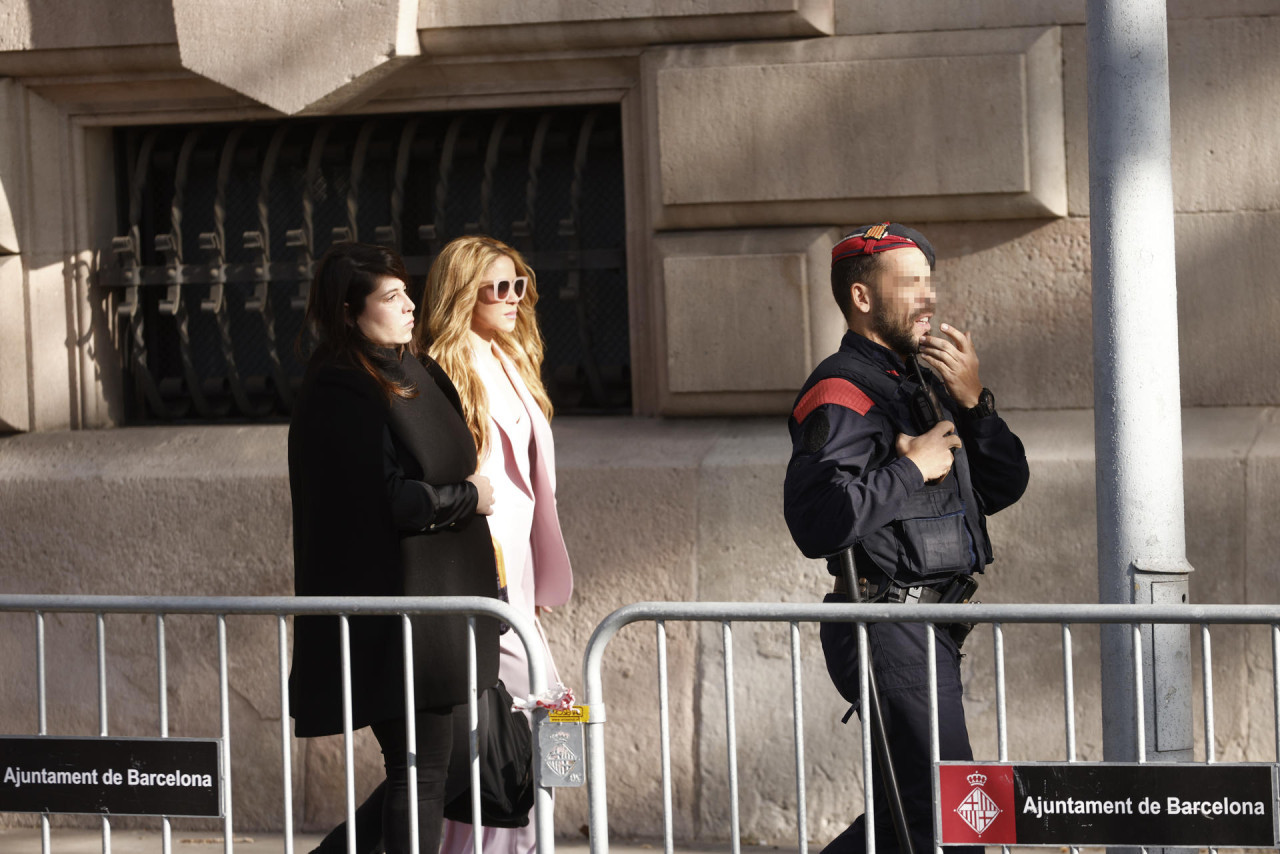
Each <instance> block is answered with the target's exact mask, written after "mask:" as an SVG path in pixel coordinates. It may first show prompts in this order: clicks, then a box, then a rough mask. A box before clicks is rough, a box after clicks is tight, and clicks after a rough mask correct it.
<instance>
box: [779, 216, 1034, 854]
mask: <svg viewBox="0 0 1280 854" xmlns="http://www.w3.org/2000/svg"><path fill="white" fill-rule="evenodd" d="M898 228H900V227H895V229H898ZM902 231H908V232H909V230H907V229H902ZM909 233H911V234H912V235H913V236H914V237H915V238H916V240H917V241H918V242H919V243H921V244H923V245H922V246H921V247H920V248H922V250H923V251H925V254H926V256H927V257H928V258H929V261H930V265H931V266H932V261H933V258H932V250H931V249H930V248H929V247H928V244H927V242H925V241H924V240H923V237H922V236H920V235H918V234H916V233H915V232H909ZM847 239H848V238H846V240H847ZM855 242H856V241H855ZM844 244H845V241H841V244H837V249H839V248H840V247H841V246H842V245H844ZM898 245H900V246H907V245H911V246H914V245H916V243H915V242H912V241H910V240H908V241H907V242H906V243H900V244H898ZM890 248H896V247H890ZM873 251H874V250H873ZM879 251H884V250H883V249H881V250H879ZM917 377H919V378H920V379H923V380H924V383H925V384H927V385H928V386H929V389H930V391H932V397H933V398H934V401H935V403H936V404H938V405H940V408H941V410H942V415H943V418H944V419H945V420H949V421H952V422H953V423H955V425H956V429H957V432H958V434H959V436H960V439H961V442H962V443H963V447H962V448H960V449H958V450H957V451H956V454H955V463H954V465H953V466H952V469H951V472H950V473H949V474H948V475H947V476H946V477H945V478H943V479H942V480H941V481H940V482H937V483H930V484H926V483H925V482H924V479H923V477H922V476H921V473H920V470H919V469H918V468H917V467H916V465H915V463H913V462H912V461H911V460H909V459H907V458H906V457H899V456H898V454H897V450H896V442H897V437H898V435H899V434H900V433H907V434H909V435H919V434H920V433H922V432H924V431H925V429H927V427H925V426H924V425H922V424H920V423H919V419H918V416H913V412H916V411H918V405H919V404H918V401H919V399H920V396H921V395H922V394H926V392H925V391H924V390H923V389H922V385H921V383H920V382H918V381H917ZM788 426H789V429H790V433H791V440H792V454H791V461H790V464H789V465H788V468H787V475H786V482H785V485H784V491H783V504H784V514H785V516H786V521H787V526H788V527H789V528H790V531H791V535H792V538H793V539H794V540H795V542H796V545H798V546H799V547H800V550H801V551H802V552H804V554H805V555H806V556H808V557H812V558H819V557H825V558H827V559H828V570H829V571H830V572H831V574H832V575H835V576H836V577H837V583H836V592H833V593H830V594H828V595H827V596H826V599H825V601H828V602H833V601H834V602H846V601H849V597H848V596H847V593H846V592H845V588H844V584H843V578H842V575H843V573H842V571H841V565H840V560H839V556H840V553H841V552H843V551H844V550H846V549H849V548H852V549H853V556H854V567H855V570H856V575H857V578H858V583H859V586H860V587H862V586H863V585H865V588H864V590H863V598H865V599H869V600H871V601H882V602H902V603H904V605H903V606H904V607H909V604H910V603H912V602H915V601H923V602H936V601H947V600H948V598H949V593H950V592H951V591H954V590H955V589H957V587H958V586H959V585H957V580H965V579H968V578H969V576H971V575H972V574H973V573H978V572H982V570H983V568H984V567H985V566H986V565H987V564H988V563H990V562H991V557H992V555H991V544H990V540H989V539H988V537H987V531H986V519H985V517H986V516H987V515H989V514H991V513H995V512H997V511H998V510H1001V509H1003V508H1005V507H1007V506H1009V505H1010V504H1012V503H1013V502H1015V501H1017V500H1018V498H1019V497H1021V495H1022V493H1023V490H1024V489H1025V488H1026V484H1027V478H1028V470H1027V462H1026V456H1025V454H1024V452H1023V447H1022V443H1021V441H1020V440H1019V439H1018V437H1017V436H1015V435H1014V434H1013V433H1012V432H1011V431H1010V430H1009V428H1008V426H1007V425H1006V424H1005V422H1004V421H1003V420H1002V419H1001V418H1000V417H999V415H997V414H995V412H994V405H993V401H992V398H991V396H990V393H989V392H987V391H986V390H984V394H983V401H982V403H980V405H979V406H978V407H975V409H974V411H963V410H962V409H961V407H960V406H959V405H958V404H956V403H955V401H954V400H952V399H951V398H950V396H949V395H948V394H947V392H946V389H945V387H944V386H943V384H942V383H941V382H940V381H939V380H938V379H937V378H935V377H933V376H932V375H931V374H930V373H929V372H928V371H927V369H921V371H920V373H916V372H915V371H912V370H909V369H908V366H907V365H906V364H905V363H904V362H903V360H902V359H901V358H900V357H899V355H898V354H897V353H895V352H894V351H892V350H890V349H888V348H886V347H883V346H881V345H879V344H877V343H875V342H873V341H871V340H870V339H868V338H865V337H863V336H862V335H859V334H857V333H855V332H852V331H850V332H848V333H846V334H845V336H844V338H843V340H842V341H841V344H840V349H839V350H838V351H837V352H836V353H835V354H833V355H832V356H830V357H829V358H827V359H826V360H824V361H823V362H822V364H820V365H819V366H818V367H817V369H815V370H814V372H813V374H812V375H811V376H810V377H809V379H808V380H807V381H806V383H805V385H804V387H803V388H802V389H801V391H800V394H799V395H798V396H797V398H796V403H795V407H794V409H793V411H792V416H791V418H790V420H789V422H788ZM947 628H948V627H942V626H940V627H938V628H937V629H935V638H936V641H937V643H936V650H937V668H938V677H937V679H938V725H939V736H940V739H941V758H942V759H944V760H960V761H963V760H970V759H972V757H973V754H972V750H971V749H970V746H969V736H968V731H967V730H966V728H965V722H964V708H963V706H962V704H961V684H960V671H959V660H960V654H959V648H958V646H957V643H956V641H955V640H954V639H953V637H952V634H951V632H950V631H948V630H947ZM926 631H928V627H927V626H926V625H925V624H922V623H872V624H869V625H868V635H869V642H870V652H871V656H872V661H873V666H874V671H875V676H876V680H877V685H878V689H879V694H880V702H881V707H882V719H883V721H884V728H885V732H886V736H887V738H888V741H889V747H890V752H891V754H892V756H893V763H894V768H895V770H896V772H897V778H898V784H899V790H900V792H901V795H902V800H903V805H904V809H905V812H906V814H907V819H908V825H909V827H910V832H911V837H912V844H913V847H914V849H915V851H916V852H917V854H923V852H928V851H931V850H933V789H932V781H931V776H930V768H929V709H928V701H929V700H928V676H927V664H926V651H925V632H926ZM821 637H822V648H823V654H824V656H825V658H826V662H827V671H828V673H829V674H830V675H831V679H832V681H833V682H834V683H835V686H836V688H837V689H838V690H839V691H840V693H841V695H842V696H844V697H845V698H846V699H847V700H848V701H849V702H850V703H852V704H853V706H854V708H853V709H851V710H850V712H851V713H852V712H853V711H854V710H857V709H858V701H859V697H858V688H859V686H858V643H857V635H856V631H855V628H854V626H853V625H851V624H848V623H823V624H822V629H821ZM846 719H847V718H846ZM881 777H882V775H880V774H876V775H875V776H874V780H875V785H874V787H873V789H874V799H875V807H876V840H877V848H878V849H879V851H881V852H886V851H896V850H897V849H898V846H897V841H896V837H895V834H894V830H893V824H892V821H891V818H890V814H889V811H888V801H887V798H886V796H885V792H884V790H883V788H882V786H881ZM864 818H865V817H863V816H859V818H858V820H857V821H856V822H855V823H854V824H853V825H852V826H851V827H850V828H849V829H847V830H846V831H845V832H844V833H842V834H841V835H840V836H839V837H837V838H836V839H835V840H834V841H833V842H832V843H831V844H830V845H829V846H828V847H827V848H826V850H825V854H846V852H863V851H864V848H865V835H864V834H865V829H864V827H863V821H864ZM973 850H974V851H976V852H981V850H982V849H981V848H980V847H979V848H974V849H973Z"/></svg>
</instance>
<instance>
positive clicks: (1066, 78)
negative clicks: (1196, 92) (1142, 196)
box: [1062, 27, 1176, 216]
mask: <svg viewBox="0 0 1280 854" xmlns="http://www.w3.org/2000/svg"><path fill="white" fill-rule="evenodd" d="M1175 110H1176V105H1175ZM1062 113H1063V116H1064V117H1065V120H1066V141H1067V210H1068V212H1069V213H1070V215H1071V216H1088V215H1089V58H1088V50H1087V47H1086V41H1085V31H1084V27H1063V28H1062Z"/></svg>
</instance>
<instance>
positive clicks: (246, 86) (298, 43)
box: [173, 0, 419, 114]
mask: <svg viewBox="0 0 1280 854" xmlns="http://www.w3.org/2000/svg"><path fill="white" fill-rule="evenodd" d="M417 18H418V3H417V2H416V0H370V2H366V3H361V4H349V3H345V2H343V1H342V0H323V2H318V3H311V4H308V5H307V6H305V7H301V6H299V5H297V4H296V3H292V2H289V0H231V2H224V3H216V4H210V3H206V2H203V0H173V19H174V24H175V27H176V30H177V36H178V47H179V50H180V52H181V56H182V65H183V67H184V68H187V69H190V70H191V71H194V72H195V73H197V74H200V75H202V76H204V77H207V78H209V79H210V80H213V81H215V82H217V83H220V84H222V85H223V86H226V87H228V88H230V89H234V90H235V91H237V92H240V93H242V94H244V95H248V96H249V97H250V98H253V99H254V100H255V101H259V102H260V103H263V104H266V105H267V106H268V107H271V108H272V109H275V110H279V111H280V112H282V113H286V114H294V113H299V112H302V111H303V110H306V109H311V110H313V111H317V112H325V111H328V110H330V109H333V108H334V107H336V106H338V105H339V104H342V103H344V102H345V101H347V100H350V99H351V98H354V97H355V96H356V95H358V94H360V93H361V92H363V91H364V90H365V89H366V88H368V87H369V86H371V85H372V84H373V83H375V82H377V81H379V80H381V79H382V78H383V77H384V76H386V75H387V74H388V73H390V72H391V71H393V70H395V69H396V68H398V67H399V66H400V65H402V64H403V63H404V62H405V61H406V60H408V59H411V58H413V57H416V56H417V55H418V53H419V48H418V38H417V30H416V26H417Z"/></svg>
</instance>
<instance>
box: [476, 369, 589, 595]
mask: <svg viewBox="0 0 1280 854" xmlns="http://www.w3.org/2000/svg"><path fill="white" fill-rule="evenodd" d="M494 350H495V352H497V353H498V358H499V359H501V360H502V367H503V368H504V369H505V370H506V372H507V376H508V377H510V378H511V384H512V386H514V387H515V390H516V393H517V394H518V395H519V396H520V401H521V402H522V403H523V404H524V408H525V409H526V410H528V412H529V421H530V425H531V427H532V429H533V460H532V463H533V466H532V477H533V483H532V487H533V499H534V507H533V529H532V533H531V535H530V549H531V550H532V556H533V572H534V586H535V599H536V601H535V603H534V604H536V605H541V606H542V607H544V608H554V607H558V606H560V605H563V604H565V603H566V602H568V601H569V596H570V595H571V594H572V593H573V569H572V567H571V566H570V565H569V552H568V550H567V549H566V548H565V545H564V535H563V534H562V533H561V531H560V516H559V514H558V513H557V511H556V449H555V440H554V439H553V438H552V435H551V425H550V424H549V423H547V419H546V416H544V415H543V414H542V409H541V408H540V407H539V406H538V402H537V401H536V400H534V399H533V395H531V394H530V393H529V389H528V388H527V387H526V386H525V384H524V380H522V379H521V378H520V372H519V371H517V370H516V367H515V365H513V364H512V363H511V361H510V360H509V359H508V358H507V356H506V354H504V353H502V352H501V351H499V350H498V348H496V347H495V348H494ZM493 423H495V424H497V425H498V429H499V430H502V431H503V433H504V434H506V442H503V440H502V437H499V436H493V437H491V439H490V442H489V446H490V450H489V453H490V454H499V455H500V454H503V453H505V448H504V445H506V446H508V447H509V446H511V444H512V443H511V436H510V433H509V432H508V430H507V429H506V428H505V427H504V426H503V424H502V422H501V420H499V419H498V418H497V417H495V418H493ZM503 463H504V465H505V466H506V469H507V471H508V472H510V471H512V469H513V466H511V465H507V464H506V461H505V460H503ZM495 519H496V517H490V523H491V524H492V523H493V522H494V521H495ZM507 571H508V573H510V572H514V571H516V568H515V567H511V566H508V567H507Z"/></svg>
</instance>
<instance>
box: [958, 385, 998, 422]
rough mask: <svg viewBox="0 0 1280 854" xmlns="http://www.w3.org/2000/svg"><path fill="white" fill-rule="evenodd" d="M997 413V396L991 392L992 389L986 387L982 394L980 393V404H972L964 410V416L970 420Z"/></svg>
mask: <svg viewBox="0 0 1280 854" xmlns="http://www.w3.org/2000/svg"><path fill="white" fill-rule="evenodd" d="M995 414H996V396H995V395H994V394H992V393H991V389H989V388H984V389H983V390H982V394H980V395H978V405H977V406H972V407H970V408H968V409H966V410H965V411H964V417H965V419H966V420H968V421H975V420H977V419H979V418H986V417H987V416H988V415H995Z"/></svg>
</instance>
